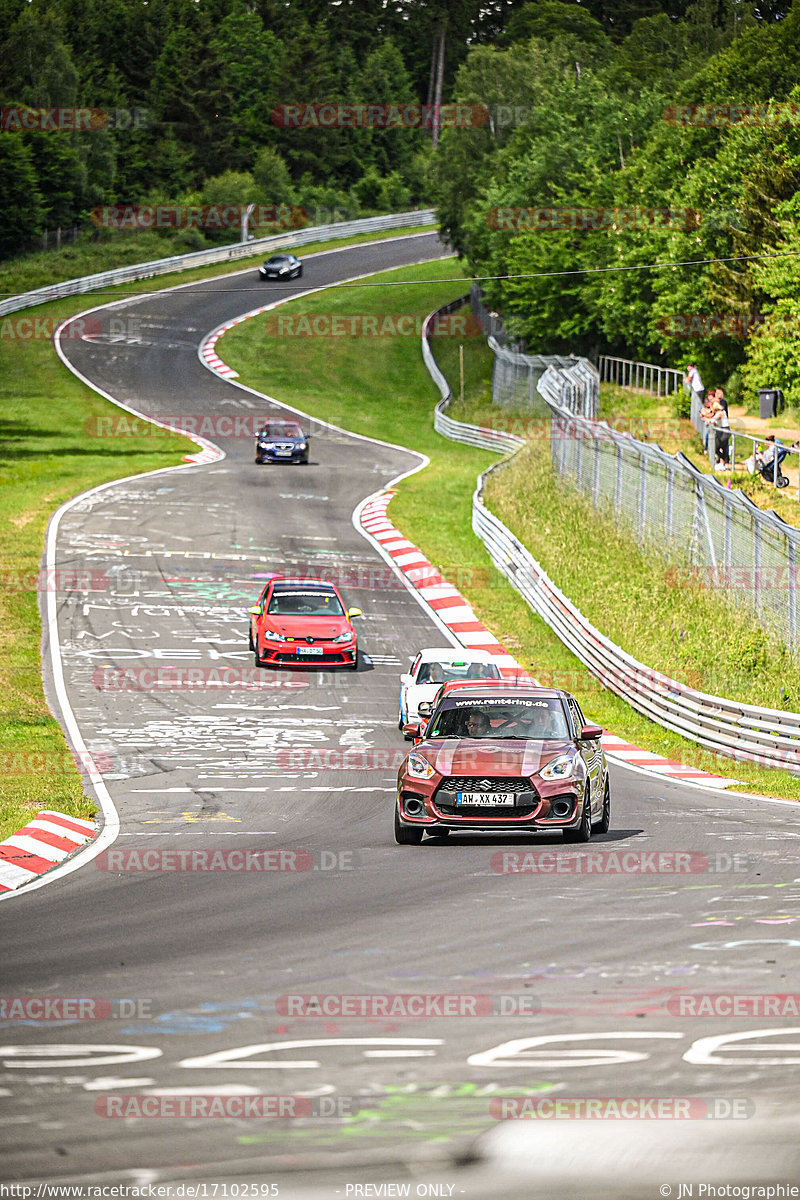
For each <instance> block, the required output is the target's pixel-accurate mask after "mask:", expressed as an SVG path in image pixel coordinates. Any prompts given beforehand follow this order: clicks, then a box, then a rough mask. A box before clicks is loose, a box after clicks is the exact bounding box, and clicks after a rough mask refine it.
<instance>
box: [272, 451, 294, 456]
mask: <svg viewBox="0 0 800 1200" xmlns="http://www.w3.org/2000/svg"><path fill="white" fill-rule="evenodd" d="M275 457H276V458H291V457H292V452H291V450H276V451H275Z"/></svg>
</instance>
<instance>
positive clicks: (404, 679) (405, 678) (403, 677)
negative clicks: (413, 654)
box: [400, 675, 414, 687]
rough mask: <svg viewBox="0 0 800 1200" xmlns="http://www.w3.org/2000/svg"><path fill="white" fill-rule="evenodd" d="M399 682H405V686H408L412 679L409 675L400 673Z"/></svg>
mask: <svg viewBox="0 0 800 1200" xmlns="http://www.w3.org/2000/svg"><path fill="white" fill-rule="evenodd" d="M400 682H401V683H402V684H405V685H406V686H407V687H410V686H411V684H412V683H413V682H414V680H413V679H412V678H411V676H410V675H401V676H400Z"/></svg>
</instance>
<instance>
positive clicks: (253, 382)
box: [221, 261, 800, 798]
mask: <svg viewBox="0 0 800 1200" xmlns="http://www.w3.org/2000/svg"><path fill="white" fill-rule="evenodd" d="M453 274H455V270H454V264H453V263H452V262H447V261H445V262H443V263H434V264H430V265H428V266H424V267H414V268H410V269H404V270H402V271H392V272H386V273H385V274H383V275H381V276H380V277H376V278H380V279H382V280H384V279H391V280H402V279H412V278H413V279H417V280H418V279H421V278H428V279H430V280H431V286H430V288H420V287H418V286H416V287H409V288H407V289H405V288H397V287H392V288H387V287H372V286H370V285H369V281H365V283H364V286H363V287H361V288H359V289H358V290H357V291H356V292H350V291H347V290H342V291H340V292H335V291H334V292H332V293H325V294H321V295H317V296H313V297H308V298H304V299H301V300H298V301H293V302H292V303H291V305H290V306H289V307H290V310H291V312H292V313H293V314H296V315H299V314H301V313H307V314H309V315H314V314H330V313H332V312H335V313H337V314H346V313H348V312H349V313H362V312H371V313H372V312H375V313H377V314H381V315H383V314H387V313H398V312H403V313H409V312H414V313H418V314H420V315H421V314H425V313H427V312H430V311H431V310H432V309H433V308H436V307H438V306H439V305H441V304H443V303H445V302H447V301H448V300H450V299H452V298H454V297H455V296H457V295H458V293H459V291H463V290H464V289H463V285H458V284H453V283H451V284H447V285H443V284H437V283H436V282H435V281H436V280H437V279H440V278H442V276H445V275H446V276H452V275H453ZM284 311H287V310H284ZM267 337H268V335H267V333H266V332H265V330H264V328H263V324H262V323H261V322H259V321H251V322H246V323H244V324H243V325H240V326H238V327H237V328H236V329H234V330H232V331H231V332H230V333H228V334H226V335H225V338H224V347H222V349H221V353H222V357H223V358H224V359H225V361H226V362H228V363H230V364H231V365H233V366H235V368H236V369H237V370H238V371H239V373H240V376H241V379H242V381H243V382H244V383H247V384H249V385H250V386H252V387H255V388H258V389H261V390H265V391H267V392H269V394H270V395H273V396H276V397H277V398H278V399H282V400H285V401H287V402H288V403H291V404H293V405H296V406H297V407H299V408H301V409H303V410H304V411H306V412H308V413H310V414H311V415H313V416H317V417H321V418H324V419H326V420H331V421H334V422H336V423H337V424H341V425H343V426H345V427H346V428H348V429H352V430H353V431H354V432H357V433H363V434H369V435H372V436H374V437H378V438H382V439H386V440H389V441H394V442H398V441H399V442H401V443H402V444H403V445H406V446H409V447H411V448H412V449H416V450H422V451H424V452H425V453H427V454H429V455H430V457H431V465H430V467H429V468H428V469H427V470H425V471H422V472H419V473H418V474H416V475H413V476H411V477H410V478H409V479H407V480H405V481H404V482H403V483H402V484H401V485H399V488H398V494H397V496H396V498H395V499H394V500H393V501H392V505H391V516H392V519H393V520H394V522H395V523H396V524H397V525H398V527H399V528H400V529H402V531H403V532H404V533H405V534H406V536H407V537H409V538H410V539H412V540H413V541H414V542H415V543H416V544H417V545H419V546H420V547H421V549H422V550H423V551H424V553H425V554H426V555H427V557H428V558H429V559H430V561H431V562H432V563H434V564H435V565H436V566H437V568H438V569H440V570H441V571H442V573H443V574H444V575H446V576H447V577H448V578H449V579H450V580H452V582H453V583H454V584H455V585H456V586H457V587H459V588H460V590H461V591H462V592H463V594H464V595H465V596H466V598H467V599H468V600H469V602H470V603H471V604H472V605H473V607H474V608H475V611H476V612H477V613H478V615H479V616H480V618H481V619H482V620H483V621H484V622H485V623H486V625H487V626H488V627H489V628H490V629H491V630H492V631H493V632H494V633H495V634H496V636H497V637H499V638H500V639H501V641H503V643H504V644H505V645H506V646H507V648H508V649H509V650H510V651H511V652H512V653H514V654H515V655H516V657H517V658H518V659H519V661H520V662H521V663H523V665H525V666H526V667H527V668H529V669H530V670H531V671H532V672H533V673H534V674H536V675H537V676H538V677H539V678H540V679H542V680H543V681H546V682H553V683H555V684H557V685H560V686H563V687H566V688H567V689H568V690H570V691H572V692H574V693H575V694H576V695H577V696H578V698H579V700H580V701H581V704H582V706H583V707H584V709H585V711H586V712H587V714H590V715H591V716H592V717H593V718H594V719H596V720H598V721H599V722H600V723H601V724H602V725H603V726H604V727H605V728H607V729H609V730H611V731H612V732H614V733H615V734H618V735H619V736H621V737H624V738H626V739H628V740H630V741H631V742H634V743H635V744H637V745H640V746H642V747H644V748H646V749H648V750H652V751H655V752H656V753H659V754H664V755H666V756H667V757H669V758H676V759H680V760H681V761H683V762H686V763H690V764H693V765H696V766H698V767H700V768H702V769H705V770H710V771H714V772H718V773H720V774H724V775H728V776H733V775H735V776H736V777H737V778H739V779H741V780H743V782H744V785H745V786H746V787H747V789H748V790H754V791H759V792H762V793H764V794H768V795H780V796H784V797H792V798H794V797H800V779H797V778H795V777H793V776H790V775H788V774H787V773H786V772H782V771H771V770H767V769H763V768H758V767H753V766H749V765H746V764H740V763H737V762H733V761H732V760H731V759H729V758H725V757H723V756H720V755H713V754H711V753H709V752H706V751H704V750H702V749H701V748H699V747H697V746H695V745H694V743H692V742H689V741H686V740H685V739H683V738H680V737H678V736H677V735H675V734H672V733H670V732H669V731H668V730H665V729H662V728H661V727H660V726H658V725H655V724H654V723H653V722H651V721H648V720H647V719H646V718H644V717H642V716H640V715H639V714H637V713H636V712H634V711H633V709H631V708H630V707H629V706H628V705H626V704H625V703H624V702H623V701H622V700H620V699H619V698H618V697H616V696H614V695H613V694H612V693H610V692H607V691H604V690H603V689H601V688H600V686H599V684H598V683H597V681H596V680H595V679H594V677H593V676H592V675H591V674H590V673H589V672H588V671H587V670H586V669H585V668H584V667H583V666H582V665H581V664H580V662H579V661H578V660H577V659H576V658H575V657H574V656H573V655H572V654H571V653H570V652H569V651H568V650H567V649H566V647H565V646H564V645H563V644H562V643H561V642H560V641H559V640H558V638H556V636H555V634H554V633H553V632H552V631H551V630H550V629H549V628H548V627H547V626H546V625H545V624H544V622H542V621H541V620H540V619H539V618H538V617H537V616H536V615H535V614H534V613H533V612H531V610H530V609H529V608H528V606H527V605H526V604H525V602H524V601H523V600H522V599H521V597H520V596H519V594H518V593H517V592H516V591H514V590H513V589H512V587H511V586H510V584H508V583H507V582H506V580H505V579H504V578H503V577H502V576H501V575H500V574H499V573H498V572H497V571H495V570H494V568H493V567H492V566H491V563H490V562H489V559H488V557H487V555H486V552H485V551H484V549H483V545H482V543H481V542H480V541H479V540H478V539H477V538H476V537H475V536H474V534H473V533H472V531H471V496H472V491H473V489H474V485H475V477H476V475H477V474H478V472H479V471H481V470H483V469H485V468H486V466H488V465H489V464H491V463H493V462H496V461H497V457H496V456H495V455H491V454H489V453H486V452H483V451H478V450H475V449H473V448H471V447H468V446H463V445H460V444H458V443H454V442H450V441H448V440H447V439H444V438H441V437H439V436H438V435H437V434H435V433H434V432H433V427H432V411H433V405H434V403H435V399H436V394H435V390H434V388H433V386H432V384H431V382H430V380H429V378H428V375H427V372H426V371H425V369H424V366H423V364H422V360H421V356H420V352H419V345H418V341H417V339H416V338H400V337H396V338H386V339H380V340H379V339H370V338H345V337H342V338H339V339H337V338H322V337H320V338H302V339H297V338H289V337H286V338H283V339H280V338H277V337H271V338H269V341H268V342H267ZM266 345H269V355H268V356H267V355H265V353H264V349H265V346H266ZM435 349H436V356H437V359H438V361H439V362H440V364H441V365H442V367H443V369H444V370H445V374H446V375H447V377H448V379H449V381H450V383H451V386H452V387H454V389H455V390H456V391H457V390H458V383H459V379H458V341H457V340H456V339H447V338H443V339H440V340H438V341H437V343H436V346H435ZM464 356H465V406H464V416H465V418H466V419H469V420H472V421H475V420H476V418H478V417H479V416H480V414H481V412H482V411H485V405H486V388H487V386H488V374H487V372H488V371H489V370H490V368H491V355H490V354H489V353H488V351H487V350H486V347H485V344H484V343H483V342H482V341H481V340H480V339H477V338H467V339H464ZM265 362H268V363H269V366H268V367H265V366H264V363H265ZM459 403H460V402H459ZM454 407H455V406H454ZM451 411H452V410H451ZM456 411H458V410H456ZM454 415H455V414H454ZM490 415H491V414H490ZM489 496H490V499H491V504H492V508H493V510H494V511H496V512H497V513H498V515H499V516H500V517H501V518H502V519H504V520H505V521H506V522H507V523H508V524H510V525H511V527H512V528H514V529H515V532H516V533H517V534H518V535H519V536H520V537H521V540H523V541H524V542H525V543H526V544H527V545H528V546H529V547H530V549H531V551H532V553H533V554H534V555H535V557H537V558H539V560H540V561H541V562H542V564H543V566H545V569H546V570H547V571H548V573H549V574H550V575H551V577H552V578H553V579H554V580H555V582H556V583H557V584H558V585H559V586H560V587H562V588H563V589H564V591H565V592H566V593H567V595H569V596H570V597H571V598H572V599H574V600H575V602H576V603H577V604H578V605H579V607H582V608H583V609H584V611H585V612H586V615H587V616H589V617H590V619H592V620H594V621H595V623H596V624H597V625H598V626H599V628H601V629H602V630H603V631H604V632H605V633H607V634H608V635H609V636H610V637H613V638H614V639H615V640H616V641H618V642H622V643H623V644H624V645H625V648H626V649H628V650H629V651H630V652H631V653H632V654H635V655H636V657H638V658H640V659H642V660H643V661H645V662H647V663H648V665H653V666H661V667H662V669H664V670H666V671H668V672H669V673H670V674H673V675H678V677H681V678H684V679H685V680H686V682H687V683H690V684H691V685H692V686H695V687H704V686H705V685H706V684H708V683H710V682H712V681H713V682H714V684H715V685H717V684H720V685H721V684H722V683H723V682H724V681H727V682H729V683H730V685H731V687H730V691H731V693H732V694H734V693H735V691H736V688H739V689H741V690H742V691H743V692H746V693H747V698H748V699H749V700H750V701H751V702H753V703H765V704H770V705H774V706H775V707H781V701H783V703H784V704H785V705H786V706H787V707H794V706H795V705H796V703H797V701H798V699H800V668H798V666H797V664H796V663H795V662H793V661H791V660H790V659H789V657H788V655H784V656H780V655H774V652H772V651H771V652H770V653H769V654H767V652H766V640H765V638H764V636H763V634H762V633H761V631H760V630H758V628H757V627H756V626H753V625H751V624H750V623H748V622H747V621H746V620H745V619H744V618H742V617H741V616H740V614H738V613H736V612H731V611H730V610H728V609H727V608H726V607H725V606H724V605H721V603H720V599H719V596H718V595H717V594H715V595H709V594H708V593H705V592H702V591H697V590H693V591H690V592H685V593H684V592H682V591H681V589H680V588H677V587H671V586H670V584H669V575H668V574H667V572H666V570H665V567H664V566H660V567H658V566H653V564H652V563H651V564H650V567H649V573H648V570H646V569H645V568H647V566H648V564H647V563H646V562H645V560H644V559H643V556H642V555H641V553H640V552H639V549H638V546H636V545H635V544H634V543H633V542H632V541H631V539H629V538H626V537H625V535H624V534H622V533H620V531H619V530H617V529H616V528H615V527H613V525H611V524H607V523H604V521H603V518H601V517H600V516H599V515H598V514H597V513H596V512H595V511H594V510H587V508H586V506H585V503H584V502H583V501H582V500H581V498H580V497H578V496H575V495H573V494H572V493H571V492H569V490H568V489H567V488H565V487H564V485H563V483H562V482H560V481H558V482H557V481H554V480H553V479H552V477H551V476H550V473H549V467H548V454H547V443H546V442H545V441H544V440H543V439H540V440H539V441H538V442H534V443H532V444H531V446H529V447H528V448H526V449H525V450H524V451H522V452H520V454H519V455H518V456H517V457H516V458H515V459H514V461H513V463H512V464H511V465H509V466H508V467H505V468H504V469H503V470H502V471H500V472H496V473H495V475H494V476H493V478H492V481H491V483H490V486H489ZM666 614H669V615H668V616H667V615H666ZM720 672H728V673H727V674H725V675H721V674H720ZM781 685H784V687H785V692H784V694H783V697H781V694H780V687H781ZM710 690H714V689H710ZM718 690H725V689H724V688H722V687H720V688H718Z"/></svg>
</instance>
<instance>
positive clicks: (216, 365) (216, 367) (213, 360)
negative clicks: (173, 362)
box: [200, 321, 239, 379]
mask: <svg viewBox="0 0 800 1200" xmlns="http://www.w3.org/2000/svg"><path fill="white" fill-rule="evenodd" d="M236 323H237V322H236V321H229V322H228V324H227V325H223V326H222V328H221V329H215V330H214V332H213V333H212V334H211V335H210V336H209V337H207V338H206V339H205V340H204V341H203V343H202V345H201V346H200V357H201V358H202V360H203V362H204V363H205V364H206V366H207V367H209V368H210V369H211V370H212V371H216V372H217V374H218V375H222V376H223V378H225V379H238V378H239V372H238V371H234V369H233V367H229V366H228V364H227V363H224V362H223V361H222V359H221V358H220V356H219V355H218V354H217V352H216V350H215V348H214V347H215V346H216V344H217V339H218V338H221V337H222V335H223V333H227V332H228V330H229V329H233V326H234V325H235V324H236Z"/></svg>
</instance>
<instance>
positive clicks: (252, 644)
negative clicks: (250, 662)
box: [247, 625, 256, 650]
mask: <svg viewBox="0 0 800 1200" xmlns="http://www.w3.org/2000/svg"><path fill="white" fill-rule="evenodd" d="M247 641H248V643H249V645H250V649H251V650H255V648H256V645H255V642H254V641H253V626H252V625H251V626H250V628H249V629H248V631H247Z"/></svg>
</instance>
